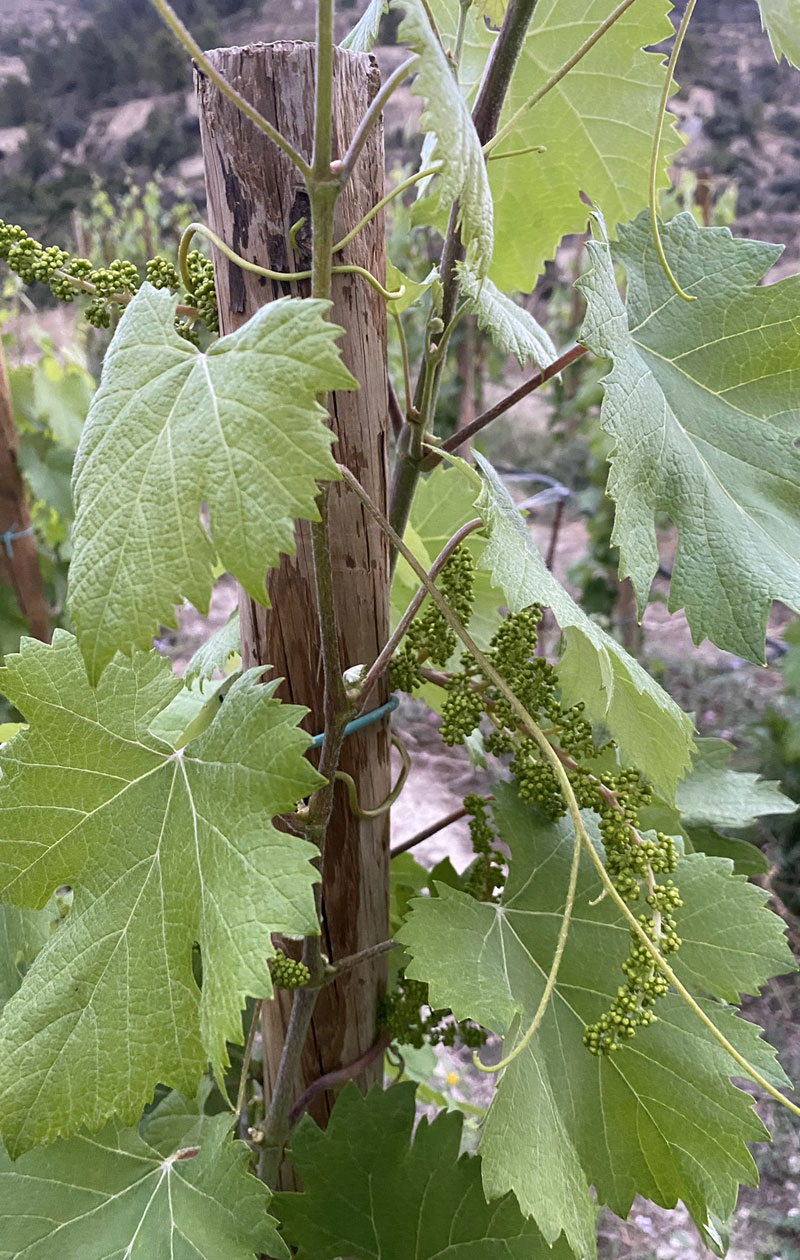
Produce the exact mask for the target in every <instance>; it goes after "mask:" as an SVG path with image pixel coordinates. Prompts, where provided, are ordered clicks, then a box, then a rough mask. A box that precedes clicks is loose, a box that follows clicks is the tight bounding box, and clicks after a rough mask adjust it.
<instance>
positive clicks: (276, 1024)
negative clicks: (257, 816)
mask: <svg viewBox="0 0 800 1260" xmlns="http://www.w3.org/2000/svg"><path fill="white" fill-rule="evenodd" d="M211 59H212V61H213V62H214V64H215V66H217V67H218V68H219V70H220V71H221V72H222V73H223V74H224V75H225V77H226V79H228V80H229V82H231V83H233V84H234V85H235V86H236V87H237V88H238V90H239V91H240V92H241V93H242V95H244V96H245V97H246V98H247V99H248V100H250V101H252V102H253V104H255V105H256V107H257V108H258V109H259V110H260V111H261V113H262V114H263V115H265V116H266V117H267V118H268V119H269V120H270V121H271V122H273V123H274V124H275V125H276V126H277V127H278V128H279V129H280V130H281V131H282V132H283V134H284V135H285V136H286V137H287V138H288V139H289V140H291V142H292V143H293V144H294V145H295V147H296V148H297V149H299V151H300V152H302V153H303V154H304V155H306V156H307V157H309V158H310V155H311V144H312V130H313V99H314V89H313V84H314V49H313V47H311V46H310V45H308V44H303V43H278V44H272V45H264V44H256V45H252V46H250V47H247V48H228V49H220V50H217V51H215V52H214V53H212V54H211ZM196 78H197V89H198V95H199V102H200V125H201V134H202V142H203V154H204V159H205V174H206V189H207V195H208V217H209V223H210V225H211V227H212V228H213V229H214V231H216V232H217V233H218V234H219V235H220V236H221V237H222V238H223V239H224V240H225V241H226V242H228V243H229V244H230V245H231V246H232V247H233V248H234V249H235V250H236V251H237V253H239V254H241V255H243V256H244V257H246V258H248V259H250V260H252V261H254V262H257V263H260V264H262V265H266V266H268V267H270V268H272V269H274V270H279V271H299V270H304V269H305V268H306V267H307V266H308V265H309V263H310V243H311V236H310V224H309V212H308V201H307V197H306V194H305V191H304V189H303V185H302V180H301V178H300V176H299V175H298V173H297V172H296V170H295V169H294V167H293V166H292V165H291V163H290V162H289V161H288V159H287V158H285V157H284V155H283V154H282V153H281V152H280V151H279V150H278V149H277V148H276V147H275V146H274V145H272V144H271V143H270V142H269V141H268V140H267V139H266V138H265V137H264V136H263V135H262V134H261V133H260V132H259V131H257V130H256V128H255V127H254V126H253V125H252V124H251V123H250V122H249V121H248V120H247V119H246V118H243V117H242V116H241V114H239V113H238V111H237V110H236V109H235V107H234V106H232V105H231V104H230V103H229V102H228V101H227V100H226V99H225V98H224V97H222V96H221V95H220V93H219V92H218V91H217V90H216V89H215V88H214V86H213V84H211V83H210V82H208V81H207V80H206V79H205V78H204V77H203V76H202V75H201V74H198V75H197V77H196ZM378 86H379V75H378V70H377V67H376V65H375V63H374V61H373V59H372V58H371V57H369V56H367V55H365V54H356V53H347V52H344V51H343V50H341V49H337V50H336V61H335V74H334V101H335V105H334V156H338V157H340V156H342V154H343V153H344V149H345V147H346V144H347V142H348V140H349V139H350V137H351V136H352V134H353V132H354V131H355V129H356V127H357V125H358V123H359V121H360V119H361V117H362V116H363V114H364V112H365V110H366V108H367V106H368V104H369V102H370V101H371V100H372V98H373V96H374V95H375V93H376V91H377V89H378ZM382 195H383V137H382V133H381V131H380V129H376V130H375V131H374V132H373V134H372V137H371V139H370V141H369V143H368V144H367V146H366V148H365V150H364V152H363V153H362V156H361V158H360V160H359V163H358V166H357V168H356V172H355V176H354V178H353V179H352V180H351V181H350V183H349V185H348V187H347V189H346V190H345V192H344V194H343V195H342V197H341V199H340V203H339V211H338V220H337V225H336V238H337V239H339V238H340V237H341V236H343V235H344V234H345V233H346V232H347V231H348V230H349V229H350V228H351V227H353V226H354V225H355V224H356V223H357V222H358V221H359V220H360V219H361V218H362V217H363V215H364V214H365V213H366V212H367V211H368V210H369V209H370V208H371V207H372V206H373V205H374V204H375V202H376V201H378V200H379V199H380V197H381V196H382ZM301 219H304V220H305V222H304V223H303V224H302V226H301V227H300V228H299V229H295V233H294V249H292V245H291V242H290V235H289V234H290V230H291V229H292V227H293V225H296V224H297V222H298V221H299V220H301ZM383 260H384V229H383V217H382V216H377V217H376V218H375V219H373V220H372V222H371V223H370V224H369V225H368V227H367V228H366V229H365V230H364V231H363V232H361V233H360V234H359V235H358V236H357V237H356V238H355V240H354V241H353V242H352V243H351V244H350V245H348V246H347V248H346V249H345V250H344V251H343V253H342V254H341V255H340V256H339V257H338V258H337V260H336V261H337V262H339V261H342V262H353V263H358V264H360V265H361V266H363V267H367V268H368V269H369V270H370V271H371V272H372V273H373V274H374V275H376V276H378V277H379V278H380V279H381V280H382V279H383V274H384V261H383ZM215 264H216V279H217V291H218V299H219V308H220V322H221V327H222V331H223V332H230V331H232V330H233V329H235V328H238V327H239V326H240V325H241V324H242V323H244V321H245V320H247V319H248V318H249V317H250V316H251V315H252V314H253V313H254V311H255V310H256V309H257V308H258V307H259V306H262V305H263V304H264V303H265V302H269V301H272V300H273V299H275V298H277V297H280V296H282V294H284V293H292V294H294V295H302V294H303V293H305V292H307V286H306V285H298V284H291V285H284V284H279V283H273V282H267V281H265V280H264V279H263V278H261V279H260V278H259V277H257V276H253V275H251V274H249V273H247V272H242V271H241V270H240V269H238V268H237V267H236V266H234V265H233V264H229V263H228V262H227V261H226V260H224V259H222V258H220V257H219V256H217V257H216V258H215ZM333 296H334V309H333V313H332V318H333V320H334V322H335V323H337V324H339V325H341V327H342V328H343V329H344V330H345V332H344V336H343V338H342V340H341V342H340V345H341V347H342V354H343V357H344V361H345V363H346V364H347V366H348V367H349V368H350V370H351V372H352V373H353V375H354V376H355V377H356V378H357V380H358V381H359V383H360V389H359V391H358V392H356V393H339V394H335V395H333V396H332V399H331V403H330V408H329V409H330V412H331V423H332V425H333V428H334V431H335V432H336V435H337V438H338V442H337V445H336V446H335V447H334V454H335V456H336V457H337V458H338V459H339V460H340V461H341V462H343V463H345V464H347V465H348V467H349V468H351V469H352V471H353V472H354V473H355V474H356V476H357V477H358V478H359V480H360V481H361V482H362V483H363V484H364V485H365V486H366V488H367V489H368V491H369V493H370V494H371V496H372V497H373V499H374V500H375V501H376V502H378V503H380V504H381V505H382V506H385V503H386V485H387V468H386V441H387V429H386V425H387V419H386V417H387V394H386V367H385V363H386V313H385V308H384V305H383V302H382V299H381V298H380V297H378V295H377V294H376V293H375V292H374V290H373V289H371V288H370V287H369V286H368V285H367V284H365V282H364V281H363V280H362V279H360V278H357V277H354V276H337V277H334V294H333ZM331 523H332V531H331V532H332V536H333V539H334V547H335V552H334V572H335V575H336V577H337V588H338V589H337V594H338V596H339V599H338V613H339V619H340V629H341V646H342V658H343V661H344V663H345V666H347V665H355V664H358V663H361V662H367V663H369V662H371V661H372V660H373V659H374V657H375V656H376V655H377V652H378V650H379V648H380V647H381V645H382V644H383V642H384V641H385V639H386V635H387V628H388V552H387V547H386V544H385V542H384V540H383V538H382V536H381V535H380V532H379V531H378V530H377V528H376V527H375V525H374V523H373V522H372V520H371V518H369V517H368V516H366V515H365V513H364V511H363V510H362V508H361V506H360V505H359V503H358V501H357V500H356V499H355V497H354V496H353V495H347V494H345V493H343V492H342V491H341V489H340V488H339V487H338V486H335V487H334V489H333V492H332V495H331ZM296 541H297V554H296V556H294V557H291V558H289V557H287V558H286V559H285V560H284V562H283V563H282V565H281V567H280V569H279V570H278V571H277V572H275V573H273V574H272V575H271V576H270V581H269V595H270V600H271V603H272V609H271V610H270V611H266V610H265V609H263V608H261V607H259V606H257V605H255V604H253V603H252V601H251V600H250V599H249V598H248V597H247V595H246V594H245V593H244V592H240V598H239V608H240V613H241V620H242V652H243V665H244V666H245V668H247V667H248V666H250V665H254V664H263V663H269V664H271V665H272V666H273V667H274V670H275V672H276V673H277V674H280V675H282V676H283V677H284V678H285V679H286V682H285V683H284V685H283V687H282V690H281V693H280V694H281V695H282V696H283V698H285V699H287V700H292V701H295V702H299V703H302V704H305V705H307V706H308V708H309V709H310V710H311V712H310V715H309V717H308V719H307V723H306V724H307V726H308V729H309V730H313V731H315V732H316V731H319V730H321V729H322V727H321V722H322V671H321V663H320V654H319V642H318V634H317V624H316V618H315V612H314V581H313V570H312V566H311V545H310V537H309V531H308V529H307V527H305V526H300V527H299V528H298V529H297V531H296ZM385 698H386V694H385V692H380V691H378V690H376V691H375V693H374V698H373V702H372V703H373V704H374V705H378V704H380V703H382V702H383V701H384V700H385ZM389 754H390V742H389V731H388V726H387V723H386V722H385V721H384V722H383V723H381V724H380V725H375V726H372V727H369V728H367V729H366V730H365V731H364V733H363V734H358V735H354V736H350V737H348V739H347V740H346V741H345V745H344V752H343V758H342V762H341V768H342V769H343V770H345V771H347V773H349V774H351V775H352V776H353V778H354V779H355V781H356V784H357V786H358V793H359V799H360V801H361V803H362V805H363V806H365V807H373V806H375V805H377V804H378V803H379V802H381V801H382V800H383V799H384V798H385V797H386V795H387V793H388V791H389V787H390V781H389V780H390V766H389ZM388 850H389V829H388V816H387V815H383V816H382V817H380V818H378V819H375V820H359V819H357V818H355V817H353V815H352V814H351V813H350V812H349V810H348V807H347V800H346V795H345V793H344V792H343V791H341V790H340V789H338V788H337V801H336V807H335V812H334V817H333V820H332V824H331V827H330V831H329V835H328V841H327V850H326V858H325V878H324V885H323V911H324V932H325V937H324V940H323V948H324V949H325V950H326V952H327V953H328V955H329V957H330V958H331V959H332V960H335V959H337V958H341V957H344V956H345V955H348V954H352V953H355V952H357V951H358V950H360V949H363V948H365V947H366V946H368V945H372V944H376V943H377V942H379V941H381V940H383V939H385V938H386V935H387V930H388V925H387V914H388V910H387V905H388V861H389V852H388ZM384 976H385V960H377V961H376V962H374V963H371V964H369V965H365V966H362V967H359V968H357V969H355V970H354V971H353V972H352V973H350V974H349V975H348V976H347V977H346V978H343V979H342V981H340V982H337V983H336V984H335V985H331V986H329V987H328V989H326V990H325V991H324V992H323V993H322V995H321V996H320V1000H319V1003H318V1005H317V1010H316V1013H315V1016H314V1022H313V1026H312V1030H311V1034H310V1037H309V1042H308V1044H307V1046H306V1053H305V1060H304V1064H303V1080H302V1082H301V1085H300V1088H301V1089H302V1088H304V1087H305V1086H307V1085H308V1084H310V1083H311V1082H312V1081H313V1080H316V1079H317V1078H318V1077H319V1076H320V1075H322V1074H323V1073H325V1072H328V1071H332V1070H333V1069H335V1068H338V1067H340V1066H342V1065H344V1064H347V1063H350V1062H352V1061H354V1060H355V1059H357V1058H358V1057H359V1055H361V1054H363V1052H364V1051H365V1050H367V1049H368V1048H369V1047H370V1046H371V1045H372V1044H373V1042H374V1040H375V1010H376V1004H377V1000H378V997H379V995H380V992H381V986H382V984H383V982H384ZM284 997H285V995H281V996H280V997H279V999H278V1000H277V1001H275V1002H273V1003H271V1004H270V1005H269V1006H268V1007H267V1008H266V1014H267V1018H266V1021H265V1027H264V1033H265V1085H266V1088H267V1089H269V1086H270V1083H271V1080H272V1079H274V1073H275V1070H276V1068H277V1064H278V1058H279V1055H280V1048H281V1045H282V1043H283V1037H284V1032H285V1026H286V1019H287V1014H288V1008H289V1003H288V1001H285V1000H284ZM380 1074H381V1060H380V1059H378V1060H377V1061H376V1062H375V1063H374V1064H373V1065H372V1067H371V1068H370V1069H368V1071H367V1072H366V1073H364V1074H363V1075H362V1077H360V1078H359V1081H360V1083H362V1084H368V1083H371V1082H372V1081H374V1080H377V1079H379V1078H380ZM330 1105H331V1100H330V1099H329V1098H326V1097H325V1096H324V1095H323V1096H322V1097H321V1098H320V1099H319V1100H318V1102H317V1104H315V1108H314V1114H315V1115H316V1118H317V1119H318V1120H320V1121H321V1122H323V1123H324V1120H325V1118H326V1115H327V1113H328V1111H329V1109H330Z"/></svg>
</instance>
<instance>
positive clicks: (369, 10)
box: [340, 0, 389, 52]
mask: <svg viewBox="0 0 800 1260" xmlns="http://www.w3.org/2000/svg"><path fill="white" fill-rule="evenodd" d="M388 12H389V0H369V4H368V5H367V7H366V9H365V10H364V12H363V13H362V14H361V17H360V18H359V19H358V21H357V22H356V24H355V26H354V27H353V29H352V31H350V33H349V35H345V37H344V39H343V40H342V42H341V45H340V47H342V48H347V49H349V50H350V52H370V51H371V49H372V45H373V44H374V43H375V41H376V39H377V38H378V31H379V30H380V25H381V18H382V17H383V15H384V13H388Z"/></svg>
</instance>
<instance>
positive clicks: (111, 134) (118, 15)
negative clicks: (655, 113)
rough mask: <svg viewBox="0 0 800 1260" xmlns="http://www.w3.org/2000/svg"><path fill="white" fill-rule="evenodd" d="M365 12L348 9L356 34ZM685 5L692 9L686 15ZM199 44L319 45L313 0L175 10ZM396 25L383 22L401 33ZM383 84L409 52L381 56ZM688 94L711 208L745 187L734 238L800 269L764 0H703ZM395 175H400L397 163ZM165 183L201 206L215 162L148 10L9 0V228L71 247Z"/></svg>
mask: <svg viewBox="0 0 800 1260" xmlns="http://www.w3.org/2000/svg"><path fill="white" fill-rule="evenodd" d="M363 3H366V0H363V2H362V0H340V3H339V5H338V22H339V27H340V32H341V34H344V33H345V32H346V31H347V30H348V29H349V28H350V26H352V24H353V23H354V21H355V19H356V18H357V17H358V15H359V14H360V11H361V9H362V8H363ZM683 3H684V0H680V3H679V4H678V6H677V8H678V10H680V9H681V8H682V6H683ZM176 8H177V10H178V11H179V13H180V15H181V17H183V18H184V20H185V21H186V22H187V24H188V25H189V26H190V27H191V29H192V30H193V32H194V33H195V35H196V36H197V38H198V40H199V41H200V43H201V44H203V45H204V46H205V47H214V46H219V45H221V44H235V43H246V42H248V41H250V40H272V39H307V38H311V37H312V36H313V25H314V3H313V0H176ZM394 20H396V19H394V18H391V19H385V21H394ZM376 52H377V55H378V59H379V61H380V63H381V67H382V69H384V71H385V70H387V69H389V68H391V67H393V65H394V64H395V63H396V60H397V57H398V55H399V54H398V52H397V51H396V50H394V49H392V48H388V47H379V48H378V49H377V50H376ZM679 79H680V81H681V82H682V83H684V84H691V87H690V88H688V89H687V90H686V91H684V92H682V94H681V96H680V97H679V98H678V99H677V100H676V102H675V103H674V105H673V108H674V109H675V110H676V112H677V114H678V116H679V120H680V125H681V128H682V130H683V131H684V132H685V134H686V136H687V138H688V141H689V143H688V146H687V149H686V150H685V152H684V154H683V156H682V158H681V164H682V165H685V166H687V167H690V168H691V169H693V170H694V171H695V172H697V173H699V174H700V176H701V180H700V188H699V196H703V195H704V190H708V192H709V195H710V196H711V197H712V198H713V197H716V196H718V194H719V191H720V189H722V188H725V187H731V186H734V185H735V191H736V199H737V219H736V223H735V230H736V231H738V232H740V233H742V234H746V235H752V236H764V237H767V238H769V239H772V240H777V241H780V242H782V243H784V244H785V245H787V246H788V249H787V253H786V255H785V257H784V260H783V263H782V270H786V269H789V268H794V267H795V266H796V264H797V259H798V256H800V227H798V223H799V222H800V218H799V217H798V215H797V206H798V203H799V202H800V97H799V96H798V92H797V82H798V80H797V72H796V71H792V70H791V69H790V68H789V67H787V66H786V65H781V66H778V65H776V64H775V62H774V59H773V57H772V53H771V50H770V47H769V43H768V41H767V40H766V38H765V37H764V36H763V35H762V33H761V30H760V22H759V16H758V9H757V6H756V3H755V0H728V3H727V4H726V5H725V6H720V5H719V3H718V0H699V3H698V5H697V9H696V13H695V18H694V21H693V24H692V27H691V29H690V32H689V37H688V39H687V42H686V46H685V49H684V52H683V54H682V58H681V63H680V66H679ZM413 109H414V102H413V100H412V98H411V97H410V94H409V92H408V90H407V89H406V90H404V91H401V92H400V93H398V94H397V96H396V98H395V99H394V100H393V102H392V107H391V113H390V116H389V118H388V119H387V141H388V144H389V146H390V149H391V157H392V160H399V159H403V158H404V159H405V160H408V159H409V158H410V157H411V156H412V155H411V154H407V153H406V152H405V150H404V134H405V122H406V120H407V118H408V116H409V112H410V111H411V110H413ZM390 164H391V163H390ZM155 170H160V171H162V172H163V173H164V175H165V187H166V190H167V194H168V196H170V195H171V196H177V195H182V194H183V192H184V191H185V192H186V193H187V194H188V195H189V197H190V198H191V199H192V200H194V201H195V202H197V203H198V204H200V205H202V201H203V181H202V162H201V158H200V152H199V133H198V126H197V118H196V113H195V108H194V96H193V90H192V84H191V74H190V68H189V64H188V59H187V58H186V57H185V56H184V54H183V52H182V51H181V50H180V49H179V48H178V47H177V46H176V45H175V43H174V41H173V40H172V37H171V36H170V35H169V33H168V32H167V31H166V30H165V29H164V28H163V27H162V26H161V24H160V22H159V19H158V17H157V15H156V14H155V13H154V11H153V9H152V8H151V5H150V3H149V0H28V3H27V4H26V5H25V6H24V9H22V8H21V6H20V4H19V0H0V215H1V216H2V217H3V218H6V219H10V220H17V221H20V222H23V223H24V225H25V226H26V228H27V229H28V230H29V231H32V232H33V233H34V234H36V235H39V236H40V237H44V238H47V239H49V240H57V239H64V238H66V237H69V236H71V235H72V232H71V223H72V216H73V213H74V211H75V210H81V209H85V207H86V205H87V203H88V200H89V198H90V196H91V191H92V178H93V177H95V176H96V177H99V178H100V179H102V181H103V183H104V185H105V186H106V188H107V189H108V190H109V191H110V192H111V193H112V194H113V193H115V192H119V191H121V189H122V188H123V186H124V183H125V180H126V177H127V175H128V174H130V175H132V177H133V179H134V181H135V182H137V183H139V184H143V183H144V182H145V181H146V179H147V178H148V176H149V175H151V174H152V172H154V171H155Z"/></svg>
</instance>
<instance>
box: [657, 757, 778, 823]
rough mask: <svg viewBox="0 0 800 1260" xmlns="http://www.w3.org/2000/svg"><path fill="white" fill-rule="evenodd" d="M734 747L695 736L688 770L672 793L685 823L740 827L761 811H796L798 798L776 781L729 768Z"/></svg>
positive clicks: (773, 812)
mask: <svg viewBox="0 0 800 1260" xmlns="http://www.w3.org/2000/svg"><path fill="white" fill-rule="evenodd" d="M733 751H734V749H733V745H732V744H729V743H728V742H727V741H726V740H724V739H698V741H697V747H696V751H695V753H694V755H693V757H692V771H691V774H690V775H688V776H687V778H686V779H685V780H684V781H683V783H679V784H678V789H677V791H676V793H675V804H676V806H677V808H678V809H679V810H680V812H681V815H682V819H683V823H684V826H686V827H688V828H690V829H691V828H694V827H702V826H708V827H732V828H733V829H734V830H740V829H743V828H745V827H750V826H752V824H753V823H754V822H755V821H756V819H757V818H760V817H762V815H764V814H794V813H796V812H797V809H798V805H797V801H793V800H791V799H790V798H789V797H788V796H784V794H783V792H782V791H781V788H780V784H779V783H777V782H771V781H769V780H766V779H761V778H759V776H758V775H757V774H749V773H746V772H744V771H740V770H731V769H730V768H729V767H728V762H729V761H730V759H731V756H732V755H733Z"/></svg>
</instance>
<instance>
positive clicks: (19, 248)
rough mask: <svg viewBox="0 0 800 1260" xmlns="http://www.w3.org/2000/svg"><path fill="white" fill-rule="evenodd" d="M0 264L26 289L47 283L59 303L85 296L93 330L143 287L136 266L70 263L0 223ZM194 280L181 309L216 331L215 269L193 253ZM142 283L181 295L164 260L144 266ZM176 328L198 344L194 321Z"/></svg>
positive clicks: (53, 247) (55, 248) (173, 270)
mask: <svg viewBox="0 0 800 1260" xmlns="http://www.w3.org/2000/svg"><path fill="white" fill-rule="evenodd" d="M0 259H2V260H3V262H5V263H6V264H7V265H8V266H9V267H10V269H11V270H12V271H13V272H15V273H16V274H17V275H18V276H19V278H20V279H21V280H22V281H23V282H24V283H25V284H34V283H38V284H46V285H48V286H49V289H50V292H51V293H52V294H53V297H54V298H57V300H58V301H59V302H74V301H75V298H76V297H80V296H81V295H82V294H85V295H86V296H87V297H89V299H90V300H89V301H88V302H87V305H86V307H85V309H84V316H85V318H86V320H87V321H88V322H89V323H90V324H92V325H93V327H95V328H108V327H109V326H110V324H111V317H112V313H113V310H114V308H115V307H117V306H120V305H124V304H125V303H126V302H127V301H128V300H129V299H130V298H131V297H132V296H133V294H134V293H136V291H137V289H138V288H139V286H140V284H141V276H140V275H139V270H138V268H137V267H136V265H135V264H134V263H132V262H125V261H124V260H123V259H119V258H115V259H114V260H113V262H110V263H109V265H108V266H107V267H95V266H93V264H92V263H91V262H90V261H89V259H88V258H72V257H70V255H69V254H68V253H67V251H66V250H64V249H60V248H59V247H58V246H57V245H48V246H47V247H45V246H43V245H42V244H41V242H39V241H37V240H35V239H34V238H33V237H32V236H29V235H28V233H27V232H26V231H25V229H24V228H21V227H19V226H18V225H16V224H13V223H5V222H4V221H3V220H2V219H0ZM187 266H188V270H189V275H190V277H191V281H192V288H191V291H190V292H188V293H187V294H186V299H185V304H186V305H187V306H191V307H193V308H194V309H195V310H196V311H197V318H198V319H200V320H202V321H203V323H204V324H205V325H206V327H207V328H208V330H209V331H210V332H217V331H218V329H219V323H218V317H217V295H216V289H215V287H214V269H213V264H212V263H211V262H210V260H209V259H207V258H206V257H205V256H204V255H203V254H201V253H200V252H199V251H197V250H194V251H193V252H192V253H191V254H189V257H188V259H187ZM145 278H146V279H147V280H148V281H149V282H150V284H152V285H154V286H155V288H157V289H170V290H172V291H177V290H179V289H180V288H181V287H182V286H181V278H180V276H179V274H178V271H177V269H176V268H175V267H174V266H173V264H172V263H171V262H169V260H168V259H166V258H162V257H156V258H151V259H150V261H149V262H148V263H147V264H146V267H145ZM175 327H176V329H177V331H178V332H179V333H180V334H181V335H182V336H184V337H187V338H188V339H190V340H192V341H196V340H197V329H196V320H195V319H194V318H188V317H186V316H179V317H177V318H176V321H175Z"/></svg>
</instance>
